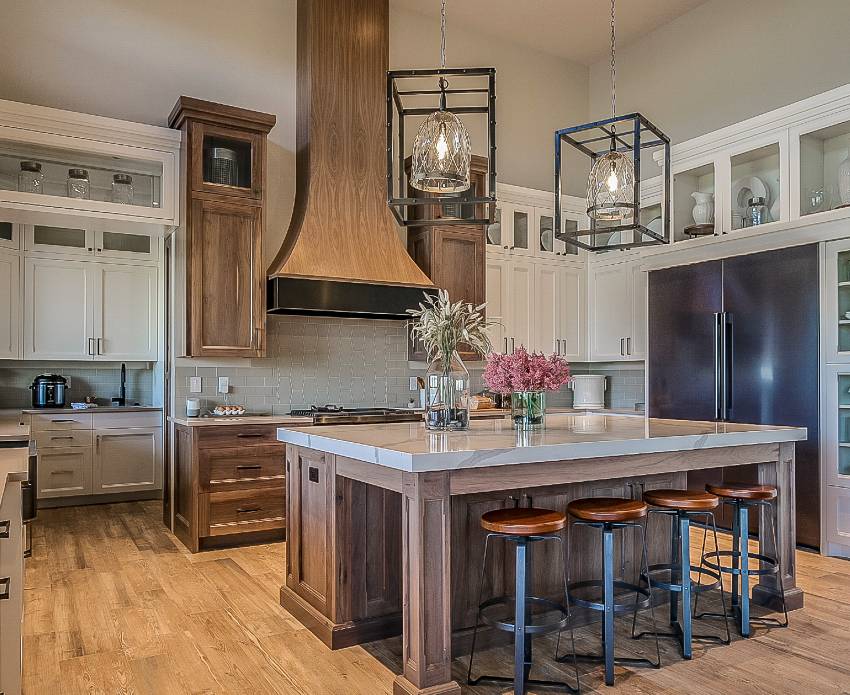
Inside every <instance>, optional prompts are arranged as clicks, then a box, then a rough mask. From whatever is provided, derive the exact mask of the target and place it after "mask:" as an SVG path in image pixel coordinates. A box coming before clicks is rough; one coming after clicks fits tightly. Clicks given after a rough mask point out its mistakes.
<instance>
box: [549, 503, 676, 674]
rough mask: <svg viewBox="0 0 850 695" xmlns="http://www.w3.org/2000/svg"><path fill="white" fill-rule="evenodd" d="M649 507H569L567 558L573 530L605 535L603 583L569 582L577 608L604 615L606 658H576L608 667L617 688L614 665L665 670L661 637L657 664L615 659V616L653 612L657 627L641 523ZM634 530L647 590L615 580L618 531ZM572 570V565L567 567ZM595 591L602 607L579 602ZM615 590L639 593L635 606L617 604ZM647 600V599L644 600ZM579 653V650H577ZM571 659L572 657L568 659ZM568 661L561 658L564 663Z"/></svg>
mask: <svg viewBox="0 0 850 695" xmlns="http://www.w3.org/2000/svg"><path fill="white" fill-rule="evenodd" d="M647 509H648V507H647V505H646V503H645V502H642V501H640V500H630V499H622V498H619V497H590V498H586V499H578V500H574V501H572V502H570V503H569V505H567V513H568V514H569V515H570V516H571V517H572V521H571V523H570V529H569V530H568V531H567V554H568V555H569V552H570V534H571V533H572V529H573V527H577V526H589V527H591V528H597V529H600V530H601V531H602V579H601V580H598V579H590V580H586V581H580V582H569V583H568V585H567V596H568V597H569V599H570V601H572V603H573V604H574V605H576V606H582V607H584V608H589V609H590V610H594V611H600V612H603V613H604V617H603V621H602V652H603V653H602V654H601V655H600V654H575V655H574V658H575V659H576V660H578V661H589V662H593V663H600V662H601V663H604V664H605V685H614V664H615V663H618V664H627V665H630V666H652V667H653V668H660V667H661V647H660V645H659V643H658V637H656V638H655V648H656V653H657V661H656V662H654V663H653V662H652V661H651V660H650V659H634V658H615V656H614V616H615V615H616V614H617V613H624V612H626V611H635V612H636V611H637V610H639V609H641V608H647V607H648V608H649V611H650V614H651V615H652V628H653V631H655V630H656V627H655V611H654V609H653V607H652V580H651V578H650V576H649V566H648V560H647V557H648V554H647V549H646V532H645V529H644V527H643V525H642V524H640V523H639V522H638V520H639V519H643V518H645V517H646V512H647ZM625 528H634V529H637V530H639V531H640V535H641V542H642V551H641V567H642V568H643V569H644V570H645V574H646V588H644V587H642V586H639V585H636V584H631V583H628V582H625V581H620V580H615V579H614V531H615V530H616V529H625ZM567 567H569V565H567ZM587 587H595V588H601V589H602V595H603V599H602V603H598V602H596V601H590V600H586V599H581V598H578V597H577V596H576V595H575V592H576V591H577V590H579V589H584V588H587ZM614 589H625V590H627V591H633V592H634V593H635V601H634V603H617V602H616V600H615V598H614ZM641 597H643V598H641ZM573 651H575V650H573ZM567 656H568V655H567ZM565 658H566V657H561V658H560V659H559V660H563V659H565Z"/></svg>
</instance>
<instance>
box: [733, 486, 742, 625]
mask: <svg viewBox="0 0 850 695" xmlns="http://www.w3.org/2000/svg"><path fill="white" fill-rule="evenodd" d="M732 506H733V510H732V569H733V570H737V569H738V558H739V557H740V555H739V553H740V552H741V548H740V543H741V533H740V530H739V528H738V526H739V524H740V519H739V516H738V506H739V505H738V502H737V501H735V502H734V503H733V505H732ZM738 604H739V594H738V573H737V572H733V573H732V613H735V611H736V609H737V608H738Z"/></svg>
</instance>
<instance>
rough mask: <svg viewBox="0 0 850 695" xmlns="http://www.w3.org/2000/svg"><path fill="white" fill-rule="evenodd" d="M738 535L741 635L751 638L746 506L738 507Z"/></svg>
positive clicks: (748, 520) (748, 537)
mask: <svg viewBox="0 0 850 695" xmlns="http://www.w3.org/2000/svg"><path fill="white" fill-rule="evenodd" d="M737 507H738V508H737V509H736V510H735V511H736V512H737V513H738V533H739V534H740V536H741V537H740V540H739V542H738V545H739V547H740V549H741V553H740V556H739V558H740V561H741V563H740V567H741V575H740V577H741V604H740V610H741V635H742V636H744V637H749V636H750V634H751V630H750V514H749V509H748V507H747V505H746V504H739V505H737Z"/></svg>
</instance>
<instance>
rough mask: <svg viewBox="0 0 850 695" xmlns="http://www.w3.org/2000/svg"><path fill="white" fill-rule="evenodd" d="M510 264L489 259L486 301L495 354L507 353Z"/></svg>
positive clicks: (486, 272)
mask: <svg viewBox="0 0 850 695" xmlns="http://www.w3.org/2000/svg"><path fill="white" fill-rule="evenodd" d="M507 283H508V264H507V261H505V259H503V258H501V257H496V258H490V257H488V258H487V264H486V268H485V283H484V292H485V294H484V300H485V301H486V302H487V308H486V312H487V320H488V321H490V322H491V323H490V326H489V327H488V329H487V332H488V334H489V336H490V342H491V343H492V345H493V351H494V352H507V351H508V344H507V343H506V342H505V341H506V340H507V328H506V326H507V321H508V317H507V313H506V312H507V302H508V287H507Z"/></svg>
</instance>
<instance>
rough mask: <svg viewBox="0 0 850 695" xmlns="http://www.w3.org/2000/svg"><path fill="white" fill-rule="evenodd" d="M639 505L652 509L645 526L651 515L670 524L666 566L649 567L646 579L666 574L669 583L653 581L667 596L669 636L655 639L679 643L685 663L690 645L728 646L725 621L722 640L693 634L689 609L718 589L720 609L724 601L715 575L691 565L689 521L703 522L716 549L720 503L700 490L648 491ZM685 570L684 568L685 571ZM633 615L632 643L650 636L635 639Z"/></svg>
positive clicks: (643, 577) (717, 577) (718, 574)
mask: <svg viewBox="0 0 850 695" xmlns="http://www.w3.org/2000/svg"><path fill="white" fill-rule="evenodd" d="M643 501H644V502H646V503H647V504H650V505H652V508H651V509H650V510H649V515H648V516H647V526H649V519H650V518H651V517H652V515H658V516H668V517H670V521H671V524H672V530H673V533H672V546H671V549H670V562H669V563H662V564H656V565H650V567H649V575H653V574H655V573H657V572H669V573H670V581H669V582H664V581H661V580H659V579H655V580H653V584H654V585H655V587H656V588H660V589H664V590H665V591H668V592H669V593H670V625H671V626H673V630H674V631H673V632H664V633H659V634H657V636H658V637H673V638H675V639H677V640H678V641H679V644H680V646H681V648H682V656H683V657H684V658H685V659H691V658H693V641H695V640H696V641H700V642H716V643H718V644H729V643H730V642H731V641H732V637H731V635H730V633H729V620H728V619H727V620H726V639H725V640H724V639H723V638H722V637H718V636H716V635H695V634H693V620H692V619H693V609H692V607H691V598H692V597H693V596H697V595H699V594H702V593H704V592H706V591H711V590H713V589H717V588H719V589H720V602H721V605H722V606H724V611H725V606H726V598H725V594H724V592H723V580H722V578H721V574H720V572H718V571H715V570H711V569H706V568H705V567H702V566H700V567H697V566H694V565H692V564H691V521H692V520H697V519H700V518H701V519H703V520H704V521H705V529H706V535H707V533H708V528H709V525H710V528H711V530H712V533H713V534H714V547H715V549H719V546H718V545H717V526H716V525H715V520H714V510H715V509H717V507H718V506H719V505H720V499H719V498H718V497H717V496H716V495H712V494H710V493H708V492H703V491H701V490H648V491H647V492H644V493H643ZM703 554H705V537H703ZM685 568H688V569H687V570H685ZM691 572H698V573H699V579H698V580H697V581H693V579H691ZM703 575H706V576H708V577H710V578H711V579H713V580H714V581H712V582H711V583H705V584H703V583H702V576H703ZM647 578H648V577H647V575H645V574H643V573H641V576H640V579H641V581H646V580H647ZM680 594H681V597H682V613H681V617H680V616H679V595H680ZM636 620H637V611H635V615H634V618H633V619H632V636H633V637H634V638H635V639H641V638H642V637H644V636H646V635H649V634H652V633H650V632H641V633H640V634H639V635H635V634H634V632H635V623H636Z"/></svg>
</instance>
